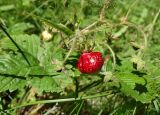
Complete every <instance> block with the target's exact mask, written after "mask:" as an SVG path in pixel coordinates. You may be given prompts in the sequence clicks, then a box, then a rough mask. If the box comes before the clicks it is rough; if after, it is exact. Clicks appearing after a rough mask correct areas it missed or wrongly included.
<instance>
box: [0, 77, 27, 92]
mask: <svg viewBox="0 0 160 115" xmlns="http://www.w3.org/2000/svg"><path fill="white" fill-rule="evenodd" d="M25 84H26V80H24V79H19V78H14V77H9V76H7V75H6V76H1V75H0V92H3V91H6V90H9V91H11V92H12V91H14V90H17V89H22V88H23V87H24V86H25Z"/></svg>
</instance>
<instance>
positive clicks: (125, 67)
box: [116, 60, 134, 72]
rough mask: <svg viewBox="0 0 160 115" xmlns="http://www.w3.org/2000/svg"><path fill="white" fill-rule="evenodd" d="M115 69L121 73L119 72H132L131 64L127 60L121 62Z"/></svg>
mask: <svg viewBox="0 0 160 115" xmlns="http://www.w3.org/2000/svg"><path fill="white" fill-rule="evenodd" d="M116 69H117V70H119V71H121V72H131V71H133V70H134V69H133V64H132V62H131V61H129V60H122V62H121V65H120V66H117V68H116Z"/></svg>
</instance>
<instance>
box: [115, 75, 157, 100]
mask: <svg viewBox="0 0 160 115" xmlns="http://www.w3.org/2000/svg"><path fill="white" fill-rule="evenodd" d="M116 77H117V78H118V79H119V80H120V90H121V91H122V92H123V93H124V94H126V95H127V96H131V97H132V98H134V99H135V100H136V101H141V102H142V103H150V102H151V101H152V100H153V99H154V98H155V93H153V91H152V89H149V87H148V86H147V84H146V83H147V79H144V78H142V77H138V76H137V75H134V74H132V73H117V74H116Z"/></svg>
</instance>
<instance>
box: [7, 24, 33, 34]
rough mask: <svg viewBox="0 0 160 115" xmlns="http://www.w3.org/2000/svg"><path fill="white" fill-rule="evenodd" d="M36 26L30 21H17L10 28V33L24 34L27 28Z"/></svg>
mask: <svg viewBox="0 0 160 115" xmlns="http://www.w3.org/2000/svg"><path fill="white" fill-rule="evenodd" d="M33 27H34V26H33V25H32V24H30V23H24V22H22V23H16V24H15V25H13V26H11V27H10V28H9V33H10V34H14V35H17V34H23V33H24V32H25V31H26V30H28V29H31V28H33Z"/></svg>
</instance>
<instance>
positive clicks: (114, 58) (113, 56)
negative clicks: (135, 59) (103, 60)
mask: <svg viewBox="0 0 160 115" xmlns="http://www.w3.org/2000/svg"><path fill="white" fill-rule="evenodd" d="M104 45H105V46H106V47H107V48H108V49H109V50H110V52H111V53H112V58H113V70H114V69H115V66H116V56H115V53H114V51H113V50H112V48H111V47H110V46H109V45H108V44H104Z"/></svg>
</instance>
